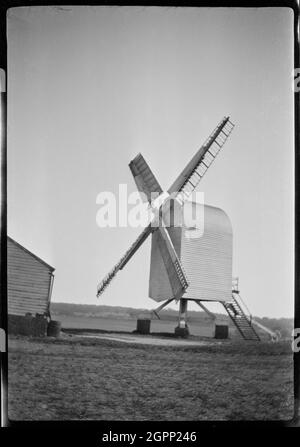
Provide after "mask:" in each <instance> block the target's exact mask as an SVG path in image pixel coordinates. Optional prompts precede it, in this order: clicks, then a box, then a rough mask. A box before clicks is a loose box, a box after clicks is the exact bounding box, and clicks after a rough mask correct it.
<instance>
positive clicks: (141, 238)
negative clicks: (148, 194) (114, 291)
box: [97, 225, 154, 298]
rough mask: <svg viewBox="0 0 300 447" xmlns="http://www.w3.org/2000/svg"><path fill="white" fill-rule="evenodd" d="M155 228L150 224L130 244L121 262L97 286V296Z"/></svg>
mask: <svg viewBox="0 0 300 447" xmlns="http://www.w3.org/2000/svg"><path fill="white" fill-rule="evenodd" d="M153 230H154V228H152V227H151V225H148V226H147V227H146V228H145V229H144V230H143V231H142V233H141V234H140V235H139V237H138V238H137V239H136V240H135V242H134V243H133V244H132V245H131V246H130V248H129V249H128V250H127V251H126V253H125V254H124V256H122V258H121V259H120V260H119V262H118V263H117V264H116V265H115V266H114V268H112V269H111V271H110V272H109V273H108V274H107V275H106V276H105V278H104V279H103V280H102V281H101V282H100V283H99V284H98V286H97V297H98V298H99V296H100V295H101V294H102V293H103V292H104V290H105V289H106V287H107V286H108V285H109V284H110V282H111V281H112V280H113V279H114V277H115V276H116V274H117V273H118V271H119V270H122V268H123V267H124V266H125V265H126V264H127V262H128V261H129V259H130V258H131V257H132V256H133V255H134V253H135V252H136V251H137V250H138V249H139V247H140V246H141V245H142V244H143V242H144V241H145V240H146V239H147V237H148V236H149V234H150V233H151V232H152V231H153Z"/></svg>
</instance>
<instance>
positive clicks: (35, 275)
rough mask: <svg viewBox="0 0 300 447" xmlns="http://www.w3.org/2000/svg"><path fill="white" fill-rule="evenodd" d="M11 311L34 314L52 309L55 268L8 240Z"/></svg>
mask: <svg viewBox="0 0 300 447" xmlns="http://www.w3.org/2000/svg"><path fill="white" fill-rule="evenodd" d="M7 269H8V275H7V276H8V278H7V281H8V284H7V287H8V314H10V315H25V314H26V313H31V314H32V315H35V314H36V313H38V314H43V313H47V312H48V303H49V300H50V296H49V293H50V285H51V278H52V272H53V270H54V269H53V268H52V267H50V266H48V265H46V263H44V262H43V261H41V260H39V259H38V258H37V257H35V256H34V255H33V254H31V253H30V252H28V251H27V250H26V249H23V248H22V247H21V246H19V244H17V243H15V241H13V240H11V239H10V238H8V240H7Z"/></svg>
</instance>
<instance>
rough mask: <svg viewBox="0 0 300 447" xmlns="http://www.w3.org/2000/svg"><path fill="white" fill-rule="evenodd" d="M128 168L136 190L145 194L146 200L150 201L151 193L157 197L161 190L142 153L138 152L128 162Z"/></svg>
mask: <svg viewBox="0 0 300 447" xmlns="http://www.w3.org/2000/svg"><path fill="white" fill-rule="evenodd" d="M129 168H130V170H131V172H132V175H133V178H134V181H135V183H136V186H137V187H138V190H139V191H140V192H143V193H144V194H146V196H147V199H148V202H150V203H151V201H152V200H151V199H152V198H153V196H152V197H151V194H153V193H156V194H157V197H158V196H159V195H160V194H161V193H162V192H163V190H162V189H161V187H160V184H159V183H158V181H157V180H156V178H155V176H154V174H153V172H152V171H151V169H150V168H149V166H148V164H147V162H146V160H145V159H144V157H143V156H142V154H138V155H137V156H136V157H135V158H134V159H133V160H132V161H131V162H130V163H129Z"/></svg>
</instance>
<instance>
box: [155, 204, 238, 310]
mask: <svg viewBox="0 0 300 447" xmlns="http://www.w3.org/2000/svg"><path fill="white" fill-rule="evenodd" d="M196 208H197V212H196ZM183 212H184V222H183V225H182V226H181V227H175V228H168V232H169V234H170V237H171V239H172V242H173V244H174V248H175V250H176V252H177V255H178V257H179V258H180V261H181V263H182V266H183V268H184V271H185V273H186V275H187V279H188V282H189V286H188V289H187V290H186V293H185V294H184V295H183V297H184V298H186V299H194V300H205V301H229V300H230V299H231V287H232V285H231V284H232V228H231V223H230V220H229V218H228V217H227V215H226V214H225V212H224V211H223V210H221V209H219V208H215V207H212V206H208V205H204V206H203V205H201V204H197V203H195V202H185V205H184V209H183ZM149 296H150V297H151V298H153V299H154V300H155V301H163V300H166V299H169V298H173V293H172V289H171V285H170V281H169V278H168V274H167V271H166V268H165V266H164V262H163V259H162V257H161V254H160V251H159V247H158V243H157V234H156V232H154V233H153V235H152V246H151V267H150V283H149Z"/></svg>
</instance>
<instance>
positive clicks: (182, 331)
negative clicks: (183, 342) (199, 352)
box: [175, 298, 190, 337]
mask: <svg viewBox="0 0 300 447" xmlns="http://www.w3.org/2000/svg"><path fill="white" fill-rule="evenodd" d="M187 303H188V300H187V299H184V298H181V299H180V300H179V316H178V326H177V327H175V335H177V336H178V337H188V336H189V334H190V332H189V328H188V325H187Z"/></svg>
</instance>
